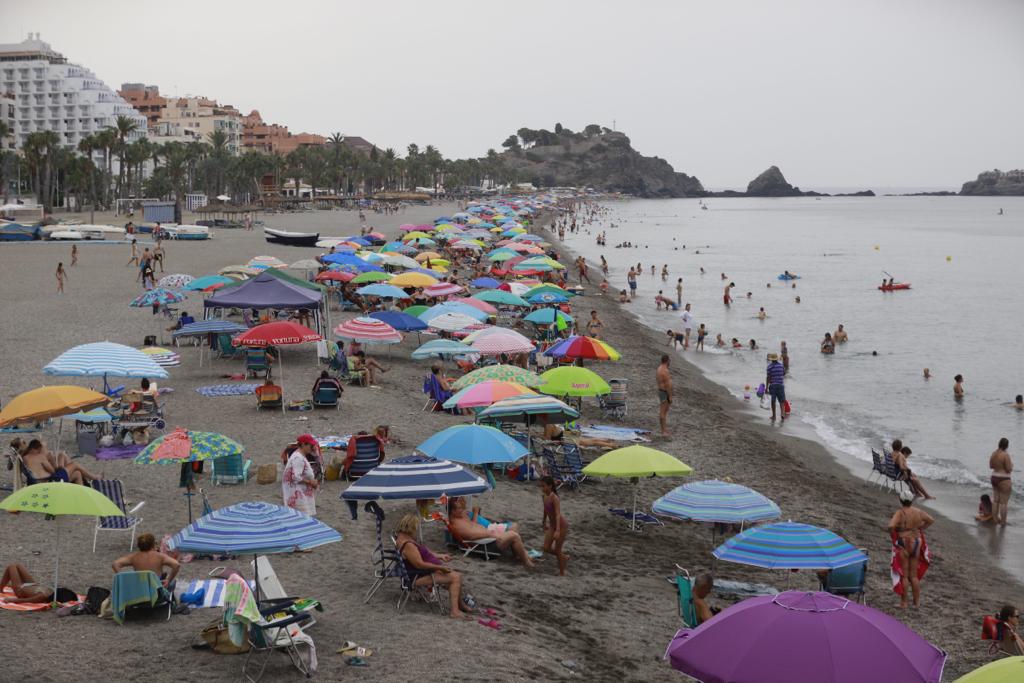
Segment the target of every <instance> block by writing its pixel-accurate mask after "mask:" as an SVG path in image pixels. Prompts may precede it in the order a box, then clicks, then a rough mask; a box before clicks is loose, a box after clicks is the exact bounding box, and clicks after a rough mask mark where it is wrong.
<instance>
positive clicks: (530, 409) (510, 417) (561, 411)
mask: <svg viewBox="0 0 1024 683" xmlns="http://www.w3.org/2000/svg"><path fill="white" fill-rule="evenodd" d="M532 415H546V416H548V418H549V419H551V420H554V421H558V422H564V421H566V420H575V419H576V418H577V417H579V416H580V413H579V411H578V410H576V409H575V408H570V407H569V406H567V405H566V404H565V403H562V402H561V401H559V400H558V399H557V398H553V397H551V396H513V397H511V398H505V399H502V400H500V401H498V402H497V403H494V404H492V405H491V406H490V407H487V408H484V409H483V410H482V411H480V414H479V415H478V416H477V418H478V419H479V420H481V421H482V422H508V421H516V422H529V421H530V419H529V418H530V416H532Z"/></svg>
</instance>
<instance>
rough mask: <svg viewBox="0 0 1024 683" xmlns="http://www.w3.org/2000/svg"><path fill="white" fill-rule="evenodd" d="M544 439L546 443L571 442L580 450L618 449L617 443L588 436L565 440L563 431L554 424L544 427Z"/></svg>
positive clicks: (571, 437) (572, 437) (570, 437)
mask: <svg viewBox="0 0 1024 683" xmlns="http://www.w3.org/2000/svg"><path fill="white" fill-rule="evenodd" d="M544 438H545V439H547V440H548V441H566V440H568V441H572V442H573V443H574V444H576V445H577V446H579V447H580V448H605V449H608V450H612V449H614V448H618V447H619V443H618V442H617V441H612V440H611V439H600V438H595V437H590V436H572V435H570V436H569V437H568V439H567V438H566V434H565V429H564V428H562V427H561V426H559V425H556V424H548V425H545V426H544Z"/></svg>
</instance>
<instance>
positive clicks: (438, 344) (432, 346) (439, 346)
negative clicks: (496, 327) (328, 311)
mask: <svg viewBox="0 0 1024 683" xmlns="http://www.w3.org/2000/svg"><path fill="white" fill-rule="evenodd" d="M371 315H373V314H371ZM474 353H476V351H474V350H473V347H472V346H470V345H469V344H463V343H462V342H460V341H456V340H454V339H431V340H430V341H428V342H427V343H426V344H424V345H423V346H421V347H419V348H418V349H416V350H415V351H413V352H412V357H413V358H414V359H415V360H423V359H424V358H461V357H465V356H469V355H472V354H474Z"/></svg>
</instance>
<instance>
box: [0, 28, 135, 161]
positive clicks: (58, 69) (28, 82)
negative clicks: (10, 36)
mask: <svg viewBox="0 0 1024 683" xmlns="http://www.w3.org/2000/svg"><path fill="white" fill-rule="evenodd" d="M0 93H4V94H5V95H10V96H12V97H13V105H14V116H13V117H11V118H10V119H6V118H5V121H7V120H13V121H14V124H15V132H14V142H15V145H16V146H18V147H21V146H22V145H23V144H25V139H26V138H27V137H28V136H29V134H31V133H35V132H38V131H46V130H49V131H53V132H54V133H56V134H57V136H58V137H59V138H60V142H61V144H62V145H63V146H65V147H72V148H77V147H78V143H79V141H81V139H82V138H83V137H85V136H87V135H91V134H93V133H96V132H98V131H101V130H103V129H104V128H107V127H112V126H116V125H117V117H118V116H126V117H128V118H130V119H132V120H134V121H135V122H136V123H137V124H138V129H137V130H136V131H135V132H133V133H132V134H131V135H129V138H128V139H129V140H135V139H138V138H141V137H145V135H146V127H147V125H146V124H147V122H146V118H145V117H144V116H143V115H142V114H140V113H139V112H137V111H136V110H135V109H134V108H133V107H132V106H131V105H130V104H128V102H126V101H125V100H124V98H122V97H121V96H120V95H118V94H117V93H116V92H114V91H113V90H112V89H111V88H110V87H109V86H108V85H107V84H106V83H104V82H103V81H101V80H100V79H99V78H98V77H97V76H96V74H95V73H93V72H92V71H90V70H89V69H87V68H85V67H84V66H81V65H79V64H73V63H71V62H69V61H68V60H67V58H65V57H64V56H63V55H62V54H60V53H59V52H56V51H55V50H54V49H53V48H52V47H50V45H49V44H48V43H46V42H43V41H42V40H40V38H39V34H38V33H34V34H31V33H30V34H29V37H28V39H26V40H24V41H22V42H20V43H11V44H2V45H0ZM2 101H3V102H4V103H5V104H6V105H8V106H9V105H10V104H11V103H12V100H11V98H8V97H5V98H4V99H3V100H2ZM4 114H5V116H6V114H7V112H4Z"/></svg>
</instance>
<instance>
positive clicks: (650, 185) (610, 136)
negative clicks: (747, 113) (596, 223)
mask: <svg viewBox="0 0 1024 683" xmlns="http://www.w3.org/2000/svg"><path fill="white" fill-rule="evenodd" d="M503 146H504V147H505V148H506V151H504V152H502V153H501V154H499V155H498V156H499V158H500V160H501V163H502V166H504V167H505V169H507V170H509V171H513V172H514V174H515V177H516V178H518V179H519V181H520V182H531V183H533V184H534V185H535V186H536V187H558V186H573V187H591V188H594V189H595V190H599V191H602V192H622V193H625V194H631V195H634V196H637V197H664V198H672V197H703V196H704V195H705V194H707V193H706V192H705V190H704V187H703V185H701V183H700V180H698V179H697V178H694V177H693V176H689V175H687V174H685V173H679V172H677V171H676V170H675V169H674V168H672V165H671V164H669V163H668V162H667V161H665V160H664V159H661V158H658V157H646V156H643V155H642V154H640V153H639V152H637V151H636V150H635V149H633V147H632V145H631V144H630V140H629V138H628V137H626V135H625V134H624V133H620V132H617V131H613V130H609V129H608V128H601V127H600V126H597V125H594V124H592V125H590V126H587V127H586V128H585V129H584V130H583V132H580V133H574V132H572V131H570V130H569V129H567V128H563V127H562V126H561V125H557V126H556V127H555V132H551V131H547V130H531V129H527V128H521V129H519V131H518V133H517V134H516V135H510V136H509V138H508V139H507V140H506V141H505V143H504V145H503Z"/></svg>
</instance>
